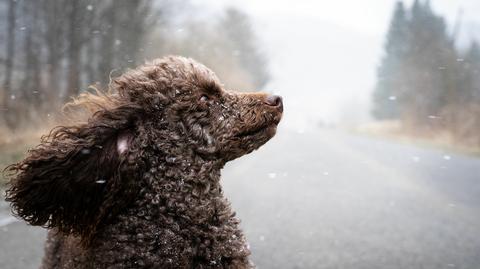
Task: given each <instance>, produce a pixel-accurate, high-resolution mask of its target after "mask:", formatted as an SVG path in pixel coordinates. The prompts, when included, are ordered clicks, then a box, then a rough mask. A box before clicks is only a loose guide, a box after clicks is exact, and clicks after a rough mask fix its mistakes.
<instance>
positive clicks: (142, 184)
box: [6, 57, 282, 268]
mask: <svg viewBox="0 0 480 269" xmlns="http://www.w3.org/2000/svg"><path fill="white" fill-rule="evenodd" d="M265 98H266V95H265V94H262V93H255V94H246V93H234V92H228V91H226V90H225V89H224V88H223V86H222V84H221V83H220V82H219V81H218V79H217V77H216V76H215V75H214V73H213V72H212V71H210V70H209V69H208V68H206V67H205V66H203V65H201V64H199V63H197V62H195V61H193V60H191V59H187V58H182V57H166V58H163V59H159V60H155V61H153V62H150V63H147V64H145V65H143V66H141V67H139V68H137V69H134V70H130V71H128V72H126V73H125V74H123V75H122V76H120V77H118V78H117V79H115V80H114V81H113V82H112V84H111V87H110V89H109V90H108V92H106V93H100V92H95V93H84V94H82V95H80V96H79V97H78V98H76V99H75V100H74V101H73V102H72V103H70V104H68V105H67V108H71V109H73V110H77V109H84V110H85V111H87V112H88V113H90V116H89V119H88V121H87V122H84V123H78V124H75V125H73V126H60V127H57V128H55V129H53V130H52V131H51V132H50V134H48V135H46V136H45V137H43V138H42V141H41V144H40V145H39V146H37V147H36V148H34V149H32V150H30V151H29V152H28V155H27V157H26V158H25V159H24V160H23V161H21V162H19V163H17V164H14V165H11V166H9V167H8V168H7V172H8V173H9V174H10V177H11V179H10V186H9V189H8V190H7V193H6V194H7V196H6V197H7V198H6V200H7V201H9V202H11V206H12V210H13V212H14V213H15V214H16V215H17V216H19V217H21V218H23V219H25V220H26V221H27V222H28V223H30V224H32V225H38V226H43V227H46V228H49V229H50V231H49V235H48V239H47V242H46V247H45V256H44V259H43V264H42V268H251V267H252V264H251V263H250V261H249V259H248V256H249V254H250V251H249V249H248V245H247V243H246V241H245V238H244V236H243V233H242V231H241V230H240V229H239V226H238V225H239V220H238V219H237V218H236V217H235V213H234V212H233V210H232V209H231V208H230V204H229V202H228V201H227V200H226V199H225V198H224V196H223V192H222V189H221V186H220V182H219V181H220V170H221V169H222V168H223V166H224V165H225V163H226V162H227V161H230V160H233V159H235V158H237V157H240V156H242V155H244V154H247V153H249V152H251V151H253V150H255V149H257V148H258V147H260V146H261V145H262V144H264V143H265V142H267V141H268V140H269V139H270V138H271V137H273V135H274V134H275V130H276V125H277V124H278V123H279V121H280V118H281V115H282V111H281V109H279V108H278V107H272V106H268V105H266V104H265Z"/></svg>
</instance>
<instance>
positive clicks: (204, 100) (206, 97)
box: [200, 94, 209, 102]
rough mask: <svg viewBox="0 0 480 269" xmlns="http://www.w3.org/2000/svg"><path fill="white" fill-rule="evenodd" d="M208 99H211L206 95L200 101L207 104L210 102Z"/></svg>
mask: <svg viewBox="0 0 480 269" xmlns="http://www.w3.org/2000/svg"><path fill="white" fill-rule="evenodd" d="M208 99H209V98H208V96H207V95H205V94H204V95H202V96H200V101H202V102H206V101H208Z"/></svg>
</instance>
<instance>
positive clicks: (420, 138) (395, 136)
mask: <svg viewBox="0 0 480 269" xmlns="http://www.w3.org/2000/svg"><path fill="white" fill-rule="evenodd" d="M350 131H352V132H353V133H357V134H361V135H366V136H371V137H375V138H381V139H388V140H393V141H396V142H400V143H404V144H410V145H415V146H419V147H424V148H432V149H440V150H444V151H448V152H452V153H458V154H462V155H469V156H473V157H477V158H480V148H478V147H474V146H471V145H466V144H463V143H460V142H459V141H456V140H455V139H454V138H453V137H452V136H451V135H450V134H449V133H447V132H443V133H442V132H437V133H431V134H421V133H415V132H409V131H406V130H404V129H402V127H401V125H400V123H399V122H396V121H385V122H373V123H369V124H366V125H362V126H358V127H356V128H351V129H350Z"/></svg>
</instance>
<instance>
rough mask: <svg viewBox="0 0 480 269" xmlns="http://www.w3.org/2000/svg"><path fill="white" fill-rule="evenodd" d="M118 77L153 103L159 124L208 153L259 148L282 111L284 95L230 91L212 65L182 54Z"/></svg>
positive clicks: (137, 98)
mask: <svg viewBox="0 0 480 269" xmlns="http://www.w3.org/2000/svg"><path fill="white" fill-rule="evenodd" d="M115 83H116V85H117V87H118V89H119V91H121V92H122V94H123V95H126V96H128V98H129V99H130V101H131V102H134V103H136V104H138V105H140V106H141V107H144V108H149V111H148V113H147V114H148V115H149V116H148V117H149V118H150V119H151V120H152V121H154V122H155V123H156V124H155V125H156V129H158V130H160V131H161V132H164V130H166V129H167V130H169V132H171V133H172V136H173V137H175V136H179V137H180V138H181V139H180V140H182V145H185V146H187V147H189V148H191V149H192V150H193V151H195V152H196V153H198V154H201V155H202V156H203V157H206V158H214V159H219V160H224V161H229V160H232V159H234V158H236V157H239V156H242V155H244V154H247V153H249V152H251V151H252V150H255V149H257V148H258V147H260V146H261V145H263V144H264V143H265V142H267V141H268V140H269V139H270V138H272V137H273V136H274V135H275V132H276V127H277V124H278V123H279V122H280V119H281V117H282V112H283V103H282V98H281V97H279V96H275V95H267V94H265V93H240V92H234V91H227V90H226V89H224V87H223V85H222V84H221V83H220V82H219V80H218V78H217V77H216V76H215V74H214V73H213V72H212V71H211V70H210V69H208V68H207V67H205V66H203V65H201V64H199V63H197V62H195V61H193V60H191V59H187V58H182V57H167V58H164V59H161V60H157V61H154V62H152V63H149V64H147V65H144V66H142V67H139V68H138V69H135V70H132V71H130V72H127V73H126V74H124V75H123V76H122V77H120V78H119V79H117V80H116V81H115ZM172 139H173V138H172Z"/></svg>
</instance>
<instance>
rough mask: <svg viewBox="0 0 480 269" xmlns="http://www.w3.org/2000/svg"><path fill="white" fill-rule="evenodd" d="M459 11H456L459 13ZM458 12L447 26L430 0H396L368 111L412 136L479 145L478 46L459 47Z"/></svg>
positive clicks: (479, 69)
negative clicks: (406, 1) (410, 0)
mask: <svg viewBox="0 0 480 269" xmlns="http://www.w3.org/2000/svg"><path fill="white" fill-rule="evenodd" d="M460 15H461V14H460ZM460 31H461V16H459V18H457V21H456V22H455V24H454V25H451V26H449V25H448V24H447V23H446V20H445V18H443V17H442V16H440V15H438V14H436V13H435V12H434V11H433V10H432V8H431V5H430V2H429V1H425V2H421V1H418V0H417V1H415V2H414V3H413V4H412V6H411V7H406V6H405V5H404V3H403V2H402V1H399V2H397V4H396V6H395V10H394V13H393V16H392V20H391V23H390V27H389V30H388V33H387V36H386V42H385V47H384V55H383V58H382V60H381V63H380V65H379V67H378V70H377V84H376V87H375V90H374V94H373V108H372V114H373V116H374V117H375V118H377V119H379V120H395V121H399V122H400V124H401V129H402V130H403V131H404V132H408V133H410V134H411V135H414V136H425V137H435V136H439V135H441V136H444V137H447V139H449V140H453V141H455V143H456V144H459V145H462V146H463V147H469V148H479V147H480V135H479V133H480V77H479V72H480V46H479V44H478V43H477V42H476V41H475V40H473V41H471V43H470V44H469V45H468V46H460V45H459V42H458V34H459V32H460Z"/></svg>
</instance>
